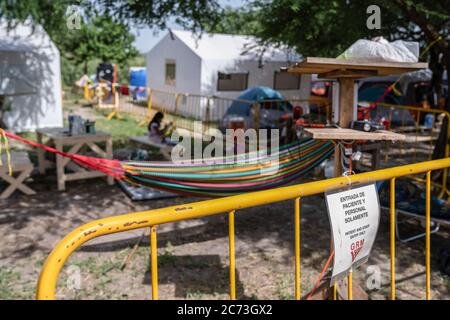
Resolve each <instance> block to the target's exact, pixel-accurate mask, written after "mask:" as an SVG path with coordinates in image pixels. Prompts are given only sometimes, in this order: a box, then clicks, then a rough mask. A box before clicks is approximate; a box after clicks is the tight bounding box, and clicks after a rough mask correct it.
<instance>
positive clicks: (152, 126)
mask: <svg viewBox="0 0 450 320" xmlns="http://www.w3.org/2000/svg"><path fill="white" fill-rule="evenodd" d="M163 118H164V114H163V113H162V112H159V111H158V112H157V113H156V114H155V115H154V116H153V119H152V121H150V123H149V124H148V137H149V138H150V140H152V141H153V142H155V143H167V144H171V140H170V139H169V138H167V137H166V136H167V133H168V132H169V131H170V130H171V127H172V123H169V124H166V125H165V126H164V127H163V128H162V129H161V123H162V120H163Z"/></svg>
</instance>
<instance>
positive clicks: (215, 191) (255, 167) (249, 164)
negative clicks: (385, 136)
mask: <svg viewBox="0 0 450 320" xmlns="http://www.w3.org/2000/svg"><path fill="white" fill-rule="evenodd" d="M3 134H4V135H6V136H7V137H9V138H11V139H15V140H18V141H20V142H23V143H25V144H28V145H31V146H33V147H37V148H41V149H44V150H46V151H49V152H53V153H56V154H59V155H62V156H64V157H68V158H70V159H71V160H73V161H74V162H76V163H77V164H79V165H81V166H83V167H87V168H89V169H93V170H99V171H101V172H103V173H105V174H107V175H109V176H112V177H114V178H115V179H117V180H124V181H126V182H128V183H131V184H134V185H142V186H146V187H151V188H156V189H160V190H164V191H170V192H174V193H177V194H182V195H189V196H198V197H223V196H229V195H235V194H240V193H245V192H251V191H259V190H264V189H270V188H275V187H279V186H281V185H284V184H287V183H289V182H291V181H293V180H295V179H297V178H299V177H300V176H302V175H304V174H305V173H307V172H308V171H310V170H312V169H314V168H315V167H316V166H318V165H319V164H320V163H322V162H323V161H324V160H325V159H327V158H328V157H329V156H330V155H331V153H332V152H333V149H334V145H333V143H332V142H331V141H317V140H313V139H305V140H302V141H297V142H295V143H291V144H289V145H285V146H282V147H280V148H278V149H277V150H271V152H268V153H261V152H253V153H247V154H245V155H238V156H236V158H235V157H223V158H220V159H214V162H213V163H212V164H207V163H208V162H207V161H205V160H200V161H199V160H197V161H192V162H189V163H174V162H139V161H129V160H128V161H119V160H110V159H103V158H94V157H88V156H83V155H77V154H71V153H67V152H62V151H59V150H56V149H54V148H51V147H49V146H46V145H42V144H39V143H36V142H33V141H29V140H27V139H24V138H22V137H19V136H17V135H14V134H12V133H9V132H6V131H3Z"/></svg>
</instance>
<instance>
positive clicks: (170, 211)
mask: <svg viewBox="0 0 450 320" xmlns="http://www.w3.org/2000/svg"><path fill="white" fill-rule="evenodd" d="M449 166H450V158H445V159H440V160H434V161H426V162H421V163H417V164H411V165H405V166H399V167H394V168H388V169H382V170H377V171H372V172H366V173H361V174H355V175H351V176H347V177H337V178H333V179H327V180H321V181H315V182H309V183H304V184H299V185H293V186H287V187H283V188H276V189H271V190H265V191H258V192H252V193H247V194H242V195H237V196H231V197H226V198H220V199H213V200H207V201H200V202H195V203H189V204H184V205H177V206H171V207H167V208H162V209H155V210H149V211H142V212H135V213H130V214H126V215H121V216H114V217H109V218H104V219H99V220H95V221H92V222H90V223H87V224H84V225H82V226H80V227H79V228H76V229H75V230H73V231H72V232H70V233H69V234H68V235H67V236H66V237H65V238H64V239H62V240H61V241H60V242H59V243H58V244H57V245H56V247H55V248H54V249H53V251H52V252H51V253H50V255H49V256H48V258H47V260H46V262H45V264H44V266H43V269H42V271H41V274H40V277H39V282H38V286H37V299H54V298H55V290H56V283H57V280H58V276H59V273H60V271H61V269H62V268H63V266H64V263H65V262H66V261H67V259H68V258H69V256H70V255H71V254H72V253H73V252H74V251H75V250H76V249H77V248H78V247H80V246H81V245H82V244H83V243H85V242H86V241H89V240H91V239H93V238H97V237H100V236H104V235H108V234H112V233H117V232H124V231H128V230H133V229H139V228H150V230H151V232H150V241H151V245H150V246H151V258H150V260H151V279H152V298H153V299H158V269H157V266H158V264H157V243H156V235H157V229H156V226H158V225H161V224H165V223H170V222H176V221H181V220H187V219H195V218H200V217H205V216H211V215H215V214H220V213H227V214H228V221H229V259H230V260H229V261H230V263H229V267H230V298H231V299H235V298H236V283H235V281H236V278H235V268H236V265H235V257H234V252H235V248H234V246H235V242H234V219H235V212H236V211H237V210H239V209H244V208H249V207H254V206H259V205H266V204H270V203H274V202H279V201H285V200H294V201H295V212H294V214H295V219H294V221H295V228H294V232H295V298H296V299H300V199H301V198H302V197H306V196H312V195H315V194H319V193H323V192H325V191H329V190H332V189H337V188H344V187H347V186H348V185H349V184H351V185H357V184H362V183H370V182H375V181H382V180H389V179H390V181H391V188H390V191H391V195H390V202H391V209H390V227H391V229H390V230H391V233H390V247H391V248H390V251H391V295H390V297H391V299H395V230H394V227H393V226H394V225H395V178H398V177H404V176H410V175H414V174H421V173H426V261H425V266H426V297H425V298H426V299H430V298H431V296H430V285H431V277H430V274H431V273H430V272H431V265H430V198H431V194H430V192H431V178H430V177H431V172H432V171H433V170H440V169H444V168H448V167H449ZM348 280H349V285H350V286H349V288H350V289H349V290H350V292H348V297H350V298H351V297H352V292H351V290H352V289H351V288H352V286H351V280H352V279H351V275H350V276H349V279H348Z"/></svg>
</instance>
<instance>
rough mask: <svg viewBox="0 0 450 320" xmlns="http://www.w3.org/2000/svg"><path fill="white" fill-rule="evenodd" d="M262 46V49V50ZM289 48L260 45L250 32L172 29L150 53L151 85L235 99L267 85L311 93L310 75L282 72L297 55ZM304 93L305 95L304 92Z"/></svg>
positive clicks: (295, 95)
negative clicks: (194, 32) (242, 34)
mask: <svg viewBox="0 0 450 320" xmlns="http://www.w3.org/2000/svg"><path fill="white" fill-rule="evenodd" d="M261 49H262V50H261ZM299 58H300V57H299V55H298V54H297V53H295V52H294V51H293V50H292V49H289V48H280V47H275V46H266V47H264V48H261V47H260V46H259V45H258V40H257V39H256V38H255V37H252V36H238V35H229V34H209V33H204V34H203V35H202V36H201V37H200V38H198V37H196V36H194V35H193V34H192V33H190V32H187V31H179V30H173V31H171V32H168V33H167V34H166V35H165V36H164V37H163V38H162V39H161V40H160V41H159V42H158V43H157V44H156V45H155V46H154V47H153V48H152V49H151V50H150V51H149V52H148V53H147V56H146V66H147V85H148V86H149V87H151V88H154V89H159V90H163V91H169V92H177V93H190V94H200V95H205V96H211V95H213V96H219V97H227V98H236V97H237V96H238V95H239V94H240V92H242V91H243V90H245V89H247V88H250V87H255V86H266V87H270V88H274V89H275V90H278V91H280V92H281V93H282V94H284V95H285V96H286V97H289V98H300V97H306V98H307V97H308V95H309V86H310V80H309V79H310V76H309V75H306V76H305V78H303V76H302V78H301V79H300V77H299V76H298V75H296V74H291V73H286V72H280V68H281V67H286V66H287V65H289V64H291V63H292V62H295V61H298V60H299ZM303 91H304V92H305V94H304V95H302V94H301V93H302V92H303Z"/></svg>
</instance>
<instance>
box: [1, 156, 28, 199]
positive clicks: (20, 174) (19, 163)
mask: <svg viewBox="0 0 450 320" xmlns="http://www.w3.org/2000/svg"><path fill="white" fill-rule="evenodd" d="M11 165H12V170H13V175H12V176H10V175H9V168H8V158H7V156H6V154H4V155H2V165H1V166H0V178H1V179H3V180H4V181H6V182H7V183H8V184H9V186H8V187H7V188H6V189H5V190H4V191H3V192H2V193H1V194H0V199H6V198H8V197H9V196H10V195H11V194H12V193H13V192H14V191H16V190H20V191H22V192H23V193H25V194H26V195H33V194H36V193H35V192H34V191H33V190H32V189H30V188H29V187H27V186H26V185H25V184H24V183H23V182H24V181H25V179H26V178H28V177H29V176H30V174H31V171H33V164H32V163H31V161H30V158H29V157H28V153H26V152H11Z"/></svg>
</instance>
